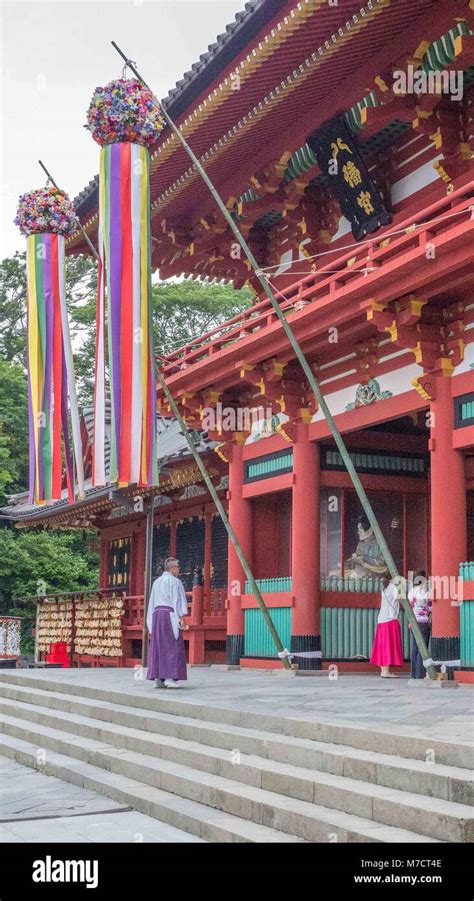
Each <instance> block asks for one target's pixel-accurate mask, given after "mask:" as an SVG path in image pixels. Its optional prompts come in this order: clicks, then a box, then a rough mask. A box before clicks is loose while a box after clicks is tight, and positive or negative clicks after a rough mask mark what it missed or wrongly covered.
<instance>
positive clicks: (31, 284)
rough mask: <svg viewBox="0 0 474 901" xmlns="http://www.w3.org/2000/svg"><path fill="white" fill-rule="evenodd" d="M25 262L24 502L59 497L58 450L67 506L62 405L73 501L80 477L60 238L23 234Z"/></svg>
mask: <svg viewBox="0 0 474 901" xmlns="http://www.w3.org/2000/svg"><path fill="white" fill-rule="evenodd" d="M26 258H27V282H28V300H27V314H28V325H27V364H28V409H29V434H30V469H29V472H30V480H29V481H30V503H33V502H34V503H41V502H44V501H51V500H58V499H59V498H60V497H61V488H62V472H63V466H62V453H63V449H64V458H65V462H66V481H67V487H68V495H69V500H70V501H72V500H73V499H74V491H75V486H74V474H73V462H72V453H71V446H70V440H69V422H68V400H69V407H70V411H71V425H72V438H73V447H74V459H75V464H76V479H77V488H78V494H79V496H83V495H84V472H83V461H82V446H81V434H80V422H79V411H78V406H77V398H76V389H75V378H74V362H73V357H72V349H71V339H70V334H69V324H68V316H67V308H66V293H65V283H64V236H63V235H60V234H53V233H52V232H45V233H42V234H31V235H29V236H28V237H27V239H26ZM61 433H62V441H61Z"/></svg>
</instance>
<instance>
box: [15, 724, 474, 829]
mask: <svg viewBox="0 0 474 901" xmlns="http://www.w3.org/2000/svg"><path fill="white" fill-rule="evenodd" d="M64 725H65V724H64V723H63V727H62V729H61V730H60V729H55V728H51V727H48V726H43V725H38V724H37V723H34V724H26V722H25V721H23V720H21V719H18V718H17V717H12V716H6V715H3V717H2V722H1V724H0V728H1V729H2V732H3V734H4V740H5V739H6V736H13V737H14V738H19V739H22V740H23V741H28V742H30V743H31V744H35V743H37V746H39V748H41V749H43V750H44V751H46V757H47V756H48V754H49V750H57V751H58V752H59V753H61V754H64V755H66V756H69V757H73V758H79V759H80V760H82V761H83V762H84V763H89V764H92V765H94V766H98V767H101V768H103V769H105V770H109V771H111V772H113V773H115V774H118V775H121V776H126V777H128V778H135V779H137V777H138V776H139V779H140V782H142V783H145V784H147V785H149V786H151V787H153V788H160V789H162V790H164V791H167V792H171V793H173V794H177V795H180V796H182V797H184V798H186V799H188V800H193V801H197V802H198V803H200V804H205V805H206V806H209V807H218V808H219V809H220V810H223V811H225V812H227V813H229V814H233V815H235V816H240V817H242V818H244V819H246V820H251V821H253V822H255V823H258V824H261V825H265V826H269V827H271V828H275V829H277V830H279V831H281V832H285V833H289V834H290V835H296V836H298V837H300V838H304V839H306V840H309V841H313V842H322V841H326V842H327V841H331V840H337V841H389V842H396V841H417V842H423V841H432V840H433V839H435V840H436V839H437V840H438V841H448V842H449V841H450V842H463V841H469V840H471V838H472V832H471V830H472V824H473V817H472V810H471V809H470V808H467V807H465V806H464V805H458V804H454V803H452V802H449V801H439V800H435V799H431V798H426V799H425V798H422V797H421V796H419V795H418V796H416V798H414V796H412V795H409V794H408V793H403V792H398V791H395V790H392V789H386V788H381V787H379V786H371V785H370V784H368V783H366V784H363V783H359V782H357V781H356V780H349V779H346V778H343V777H334V776H328V775H324V776H321V777H319V778H318V779H317V781H315V782H314V786H315V795H314V801H313V802H311V801H307V800H301V799H299V798H294V797H291V796H289V795H288V794H284V795H282V794H280V793H279V792H278V791H272V790H269V789H264V788H259V787H257V786H254V785H248V784H245V783H242V782H238V781H236V780H235V779H230V778H228V777H223V776H220V775H217V774H215V773H208V772H204V771H202V770H197V769H195V768H194V767H191V766H185V765H182V764H179V763H175V762H172V761H168V760H164V759H162V758H156V757H152V756H150V755H147V754H142V753H137V752H134V751H131V750H128V749H126V748H117V747H115V746H113V745H110V744H106V743H105V742H104V741H98V740H96V739H93V738H85V737H83V736H79V737H78V736H75V735H74V734H70V733H68V732H66V731H65V729H64ZM267 763H268V762H267ZM279 766H282V765H279ZM293 770H294V768H291V767H289V766H287V767H286V778H291V777H292V776H293V775H294V774H293V772H292V771H293ZM281 776H282V774H281V773H280V778H281ZM279 787H280V788H281V782H280V786H279ZM321 800H324V802H325V803H318V802H321ZM415 805H416V806H415ZM361 806H363V812H361V813H360V814H355V813H354V810H357V809H360V807H361ZM367 814H369V816H367ZM333 835H334V836H335V838H332V836H333Z"/></svg>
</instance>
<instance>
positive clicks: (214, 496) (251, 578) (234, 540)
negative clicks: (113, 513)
mask: <svg viewBox="0 0 474 901" xmlns="http://www.w3.org/2000/svg"><path fill="white" fill-rule="evenodd" d="M40 165H41V166H42V168H43V169H44V171H45V172H46V174H47V175H48V178H49V179H50V180H51V181H52V183H53V184H54V185H55V187H57V185H56V183H55V182H54V180H53V179H52V177H51V175H50V174H49V172H48V170H47V169H46V168H45V166H43V163H40ZM79 224H80V223H79ZM81 229H82V231H83V233H84V236H85V237H86V240H87V243H88V244H89V246H90V248H91V250H92V253H93V254H94V257H95V259H96V260H99V255H98V253H97V251H96V249H95V247H94V245H93V244H92V242H91V241H90V240H89V238H88V236H87V235H86V233H85V230H84V228H83V227H82V225H81ZM153 362H154V366H155V372H156V377H157V379H158V381H159V383H160V386H161V388H162V389H163V392H164V394H165V395H166V397H167V399H168V402H169V405H170V407H171V410H172V412H173V415H174V416H175V417H176V419H177V421H178V422H179V425H180V428H181V431H182V433H183V435H184V437H185V439H186V442H187V444H188V447H189V449H190V451H191V454H192V456H193V457H194V459H195V461H196V464H197V466H198V468H199V471H200V473H201V475H202V477H203V480H204V482H205V484H206V487H207V489H208V491H209V493H210V495H211V497H212V500H213V501H214V504H215V505H216V508H217V510H218V511H219V513H220V516H221V518H222V521H223V523H224V526H225V528H226V530H227V534H228V535H229V538H230V540H231V542H232V544H233V545H234V548H235V552H236V554H237V556H238V558H239V560H240V563H241V565H242V568H243V570H244V572H245V575H246V577H247V579H248V580H249V582H250V584H251V586H252V592H253V594H254V595H255V597H256V599H257V602H258V604H259V606H260V609H261V611H262V615H263V618H264V620H265V622H266V625H267V627H268V630H269V632H270V634H271V636H272V638H273V641H274V643H275V647H276V649H277V652H279V653H280V652H282V651H283V650H285V649H284V647H283V645H282V643H281V640H280V636H279V635H278V632H277V630H276V629H275V626H274V624H273V620H272V618H271V616H270V614H269V612H268V609H267V607H266V604H265V602H264V600H263V597H262V594H261V592H260V589H259V587H258V585H257V583H256V581H255V579H254V576H253V573H252V571H251V569H250V566H249V564H248V563H247V560H246V558H245V556H244V554H243V551H242V548H241V547H240V544H239V541H238V538H237V535H236V534H235V532H234V530H233V528H232V526H231V524H230V522H229V519H228V516H227V513H226V512H225V510H224V507H223V505H222V503H221V500H220V498H219V495H218V494H217V491H216V489H215V487H214V485H213V483H212V480H211V478H210V476H209V474H208V472H207V469H206V467H205V465H204V463H203V461H202V459H201V457H200V454H199V453H198V451H197V450H196V446H195V444H194V441H193V439H192V436H191V433H190V431H189V429H188V427H187V425H186V422H185V420H184V419H183V417H182V416H181V413H180V411H179V409H178V407H177V406H176V404H175V402H174V399H173V397H172V394H171V392H170V390H169V388H168V386H167V384H166V382H165V380H164V378H163V375H162V373H161V371H160V370H159V369H158V367H157V365H156V361H155V360H154V361H153ZM149 520H150V514H148V515H147V531H146V542H147V543H146V552H145V578H144V597H143V619H144V623H143V633H142V634H143V645H142V664H143V665H145V662H146V658H147V651H148V648H147V646H146V641H147V638H146V632H147V629H146V612H147V604H148V596H147V586H148V593H149V590H150V588H151V584H149V583H150V581H151V580H150V568H151V551H149V541H152V533H153V508H152V511H151V523H152V525H151V537H149ZM283 666H284V667H285V669H288V670H290V669H291V665H290V663H289V661H288V659H287V658H286V657H285V658H284V659H283Z"/></svg>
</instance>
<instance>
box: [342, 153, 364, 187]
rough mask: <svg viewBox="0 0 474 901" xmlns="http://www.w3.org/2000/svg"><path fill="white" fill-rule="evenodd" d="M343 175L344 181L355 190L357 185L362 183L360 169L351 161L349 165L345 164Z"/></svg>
mask: <svg viewBox="0 0 474 901" xmlns="http://www.w3.org/2000/svg"><path fill="white" fill-rule="evenodd" d="M342 174H343V176H344V180H345V181H347V183H348V184H349V185H350V187H351V188H355V186H356V185H360V183H361V181H362V176H361V174H360V169H358V168H357V166H356V164H355V163H353V162H352V160H349V162H348V163H344V165H343V167H342Z"/></svg>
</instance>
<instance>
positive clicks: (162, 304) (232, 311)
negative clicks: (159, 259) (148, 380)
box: [153, 280, 253, 354]
mask: <svg viewBox="0 0 474 901" xmlns="http://www.w3.org/2000/svg"><path fill="white" fill-rule="evenodd" d="M252 297H253V294H252V292H251V291H250V289H249V288H242V289H241V290H240V291H236V290H235V289H234V288H233V287H232V285H216V284H212V283H210V282H208V281H191V280H189V281H182V282H157V283H156V284H155V285H154V286H153V323H154V335H155V350H156V352H157V353H159V354H167V353H170V352H171V351H173V350H176V349H177V348H178V347H181V346H182V345H183V344H186V343H187V342H188V341H191V340H192V339H193V338H199V336H200V335H203V334H205V333H206V332H208V331H211V330H212V329H213V328H217V327H218V326H219V325H222V324H223V323H224V322H225V321H226V320H227V319H231V318H232V316H236V315H237V313H240V312H242V310H244V309H245V308H246V307H248V306H250V304H251V302H252Z"/></svg>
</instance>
